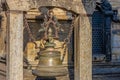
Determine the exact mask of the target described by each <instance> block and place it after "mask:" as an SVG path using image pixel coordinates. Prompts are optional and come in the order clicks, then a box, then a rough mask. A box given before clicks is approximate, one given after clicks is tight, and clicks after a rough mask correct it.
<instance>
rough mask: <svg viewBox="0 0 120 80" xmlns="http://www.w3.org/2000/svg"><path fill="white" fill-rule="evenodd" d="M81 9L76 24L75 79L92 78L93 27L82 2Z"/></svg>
mask: <svg viewBox="0 0 120 80" xmlns="http://www.w3.org/2000/svg"><path fill="white" fill-rule="evenodd" d="M80 9H81V12H82V13H80V15H79V19H78V26H77V25H76V26H75V58H74V60H75V72H74V73H75V80H92V32H91V30H92V29H91V26H90V21H89V17H88V16H87V13H86V11H85V9H84V7H83V6H82V4H81V7H80Z"/></svg>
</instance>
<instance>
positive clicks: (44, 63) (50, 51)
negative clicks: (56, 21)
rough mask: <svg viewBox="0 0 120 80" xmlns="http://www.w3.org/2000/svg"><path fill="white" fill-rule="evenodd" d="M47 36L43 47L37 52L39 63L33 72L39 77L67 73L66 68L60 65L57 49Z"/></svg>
mask: <svg viewBox="0 0 120 80" xmlns="http://www.w3.org/2000/svg"><path fill="white" fill-rule="evenodd" d="M51 39H52V37H49V39H48V40H47V42H46V44H45V49H44V50H42V51H40V53H39V64H38V66H37V68H36V69H35V70H33V74H34V75H36V76H41V77H56V76H64V75H67V73H68V71H67V68H66V67H64V66H63V65H62V60H61V55H60V52H59V51H56V50H55V49H54V46H55V44H54V43H53V42H52V40H51Z"/></svg>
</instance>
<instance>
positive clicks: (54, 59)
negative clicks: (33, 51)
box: [39, 48, 62, 66]
mask: <svg viewBox="0 0 120 80" xmlns="http://www.w3.org/2000/svg"><path fill="white" fill-rule="evenodd" d="M39 65H41V66H58V65H62V62H61V60H60V52H59V51H54V49H52V48H49V49H47V50H44V51H41V53H40V54H39Z"/></svg>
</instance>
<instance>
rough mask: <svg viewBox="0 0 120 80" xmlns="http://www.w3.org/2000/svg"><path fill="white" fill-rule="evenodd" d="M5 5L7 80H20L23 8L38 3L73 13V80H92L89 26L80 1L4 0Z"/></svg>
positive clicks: (32, 6)
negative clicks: (6, 6)
mask: <svg viewBox="0 0 120 80" xmlns="http://www.w3.org/2000/svg"><path fill="white" fill-rule="evenodd" d="M6 3H7V5H8V7H9V40H8V60H7V65H8V67H7V71H8V73H7V80H23V11H28V10H29V9H31V8H38V7H40V6H57V7H62V8H65V9H67V10H70V11H73V12H76V13H77V14H78V15H79V17H78V19H77V21H76V24H75V26H78V27H76V28H75V65H74V66H75V80H92V67H91V66H92V51H91V50H92V46H91V39H92V38H91V26H90V22H89V19H88V17H87V16H86V14H87V13H86V11H85V9H84V6H83V4H82V0H80V1H79V0H72V3H71V0H65V1H63V0H51V1H50V2H45V1H44V0H39V1H38V2H37V0H22V1H21V0H7V1H6Z"/></svg>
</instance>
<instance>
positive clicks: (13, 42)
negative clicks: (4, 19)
mask: <svg viewBox="0 0 120 80" xmlns="http://www.w3.org/2000/svg"><path fill="white" fill-rule="evenodd" d="M8 30H9V31H8V58H7V59H8V60H7V62H8V63H7V68H8V69H7V70H8V73H7V80H23V12H21V11H10V13H9V27H8Z"/></svg>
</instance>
